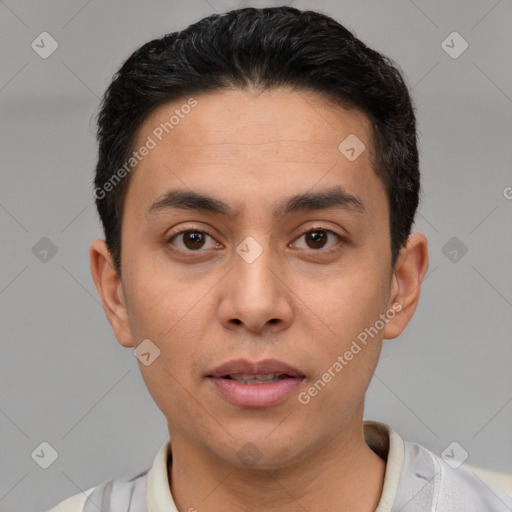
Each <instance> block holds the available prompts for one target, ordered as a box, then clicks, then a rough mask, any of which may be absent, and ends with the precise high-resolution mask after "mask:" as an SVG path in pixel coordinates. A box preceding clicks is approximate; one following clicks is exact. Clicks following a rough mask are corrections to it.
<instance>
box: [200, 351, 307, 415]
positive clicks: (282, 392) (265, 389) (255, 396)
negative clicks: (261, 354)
mask: <svg viewBox="0 0 512 512" xmlns="http://www.w3.org/2000/svg"><path fill="white" fill-rule="evenodd" d="M269 373H275V374H279V375H287V378H285V379H282V380H278V381H275V382H268V383H263V384H244V383H241V382H237V381H235V380H232V379H226V378H224V377H226V376H228V375H258V374H269ZM206 378H207V380H208V381H209V382H210V383H211V384H212V387H213V389H214V391H215V392H216V393H217V394H218V395H219V396H220V397H222V398H223V399H224V400H226V401H228V402H229V403H231V404H233V405H236V406H238V407H272V406H275V405H278V404H280V403H281V402H283V401H284V400H285V399H286V398H288V397H289V396H290V395H292V394H296V392H297V389H298V388H299V387H300V386H301V385H302V382H303V381H304V379H305V376H304V374H303V373H302V372H301V371H300V370H298V369H297V368H294V367H293V366H290V365H288V364H286V363H283V362H282V361H278V360H276V359H265V360H263V361H258V362H251V361H248V360H246V359H237V360H233V361H229V362H227V363H224V364H222V365H221V366H218V367H217V368H215V369H214V370H213V371H212V372H211V373H210V374H209V375H207V377H206Z"/></svg>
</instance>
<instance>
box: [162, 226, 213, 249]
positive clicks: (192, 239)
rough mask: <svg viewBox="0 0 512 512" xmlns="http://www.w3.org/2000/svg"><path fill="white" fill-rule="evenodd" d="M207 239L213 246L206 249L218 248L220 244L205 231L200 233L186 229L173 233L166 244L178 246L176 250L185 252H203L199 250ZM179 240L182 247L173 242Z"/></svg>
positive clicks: (196, 230)
mask: <svg viewBox="0 0 512 512" xmlns="http://www.w3.org/2000/svg"><path fill="white" fill-rule="evenodd" d="M207 238H211V240H212V241H213V244H211V245H210V247H206V248H207V249H208V248H215V247H217V246H219V245H220V244H219V243H218V242H217V241H216V240H215V239H214V238H213V237H212V236H210V235H209V234H208V233H206V231H200V230H198V229H187V230H184V231H179V232H178V233H175V234H174V235H173V236H172V237H171V238H170V239H169V240H168V241H167V243H171V244H173V245H176V246H178V248H179V249H180V250H182V251H185V252H203V251H199V249H202V248H204V247H205V245H206V240H207ZM176 239H177V240H180V239H181V241H182V246H181V247H179V244H174V240H176Z"/></svg>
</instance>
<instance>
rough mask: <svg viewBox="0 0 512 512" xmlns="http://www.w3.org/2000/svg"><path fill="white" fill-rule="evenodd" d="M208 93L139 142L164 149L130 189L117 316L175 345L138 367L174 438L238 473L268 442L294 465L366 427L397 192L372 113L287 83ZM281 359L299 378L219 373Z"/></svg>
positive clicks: (135, 336)
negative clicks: (379, 164) (384, 169)
mask: <svg viewBox="0 0 512 512" xmlns="http://www.w3.org/2000/svg"><path fill="white" fill-rule="evenodd" d="M194 99H195V101H196V102H197V104H195V106H194V107H193V108H190V109H188V108H183V105H185V104H187V99H185V100H183V101H182V102H174V103H172V104H168V105H165V106H162V107H160V108H159V109H158V110H156V111H155V112H154V113H153V114H152V115H151V116H150V117H149V118H147V119H146V120H145V122H144V123H143V125H142V126H141V128H140V131H139V133H138V141H137V144H136V147H137V148H139V147H141V146H143V145H144V144H147V141H148V140H149V139H148V137H150V138H151V139H152V140H153V141H154V142H155V143H156V144H155V146H154V147H153V148H152V149H150V150H149V152H148V153H147V155H146V156H144V157H143V158H142V159H141V161H140V163H139V164H138V166H137V168H136V169H135V170H134V171H133V174H132V176H131V182H130V185H129V188H128V192H127V195H126V199H125V210H124V216H123V220H122V283H121V282H120V286H119V289H118V291H119V293H118V296H119V300H120V305H119V309H118V314H117V317H118V319H117V320H116V322H114V323H112V322H111V323H112V324H113V326H114V330H115V332H116V336H117V338H118V340H119V341H120V343H121V344H123V345H124V346H127V347H128V346H134V347H138V346H139V345H140V343H141V342H142V341H143V340H147V339H149V340H151V345H150V346H151V347H152V350H154V347H155V346H156V347H157V349H158V350H159V351H160V354H159V356H158V357H157V358H156V359H155V360H154V361H153V362H152V363H151V364H149V365H147V366H146V365H145V364H142V363H141V362H139V366H140V370H141V372H142V375H143V378H144V380H145V382H146V385H147V387H148V390H149V392H150V393H151V395H152V397H153V399H154V400H155V402H156V404H157V405H158V407H159V408H160V409H161V410H162V412H163V413H164V415H165V416H166V418H167V421H168V426H169V431H170V433H171V439H186V440H187V441H188V442H190V443H191V444H194V445H196V446H199V447H201V448H202V449H204V450H205V451H206V452H208V453H209V454H211V455H212V456H214V457H218V458H219V459H222V460H223V461H225V462H227V463H229V464H234V465H240V464H242V462H241V460H242V459H241V457H240V451H241V450H243V449H247V446H250V445H249V444H248V443H251V444H252V445H254V446H255V447H256V448H257V451H258V453H259V455H258V457H260V461H259V463H260V464H261V466H262V467H278V466H282V465H285V464H289V463H291V462H292V461H298V460H300V459H301V458H303V457H306V456H308V455H310V454H312V453H314V452H315V450H318V449H319V448H320V447H321V446H323V445H325V444H326V443H328V442H329V441H330V440H332V439H334V438H335V437H336V436H337V435H338V434H339V433H340V432H342V431H343V430H344V429H345V430H346V431H348V429H349V428H350V425H353V424H354V423H353V422H354V421H355V420H354V419H355V418H356V417H358V418H359V419H360V415H362V407H363V400H364V394H365V392H366V389H367V387H368V384H369V382H370V380H371V378H372V376H373V372H374V370H375V367H376V365H377V361H378V357H379V353H380V349H381V341H382V338H383V336H385V335H386V331H387V330H388V331H389V332H388V334H390V333H391V331H392V330H393V325H395V330H396V329H397V327H396V322H397V317H398V316H399V315H398V312H397V310H395V312H394V313H395V314H393V315H391V314H389V311H390V309H391V308H392V305H393V301H394V299H395V296H396V292H397V289H398V286H397V282H396V276H395V275H394V274H393V271H392V269H391V249H390V234H389V220H388V219H389V210H388V202H387V197H386V193H385V189H384V185H383V183H382V182H381V180H380V179H379V178H378V177H377V176H376V174H375V172H374V171H373V170H372V164H371V160H372V154H371V151H372V141H371V136H370V127H369V123H368V121H367V118H366V117H365V116H364V114H362V113H360V112H359V111H357V110H350V111H348V110H344V109H342V108H341V107H334V106H332V105H331V104H328V103H327V102H326V101H325V100H323V99H322V98H321V97H318V96H316V95H314V94H312V93H306V92H300V93H298V92H293V91H291V90H288V89H278V90H273V91H266V92H263V93H259V94H256V93H253V92H249V91H240V90H231V91H223V92H216V93H214V94H210V95H200V96H196V97H195V98H194ZM176 110H178V111H179V113H180V115H178V117H176V116H175V117H176V119H178V118H179V121H177V122H176V119H174V120H173V125H172V129H169V125H167V128H168V130H169V133H168V134H167V133H166V132H165V131H163V133H161V132H162V129H161V126H162V124H161V123H165V122H168V121H169V119H170V118H171V116H172V115H173V114H175V113H176V112H175V111H176ZM184 112H187V113H186V114H185V113H184ZM158 127H160V130H158ZM155 130H156V131H155ZM155 134H158V136H157V135H155ZM354 135H355V136H356V137H357V139H359V141H361V142H362V143H363V144H364V146H365V149H364V150H363V151H362V152H361V154H360V155H359V156H358V157H357V158H355V159H354V158H353V156H354V154H357V152H358V149H359V148H360V147H362V146H357V147H356V148H355V149H356V151H355V152H352V151H351V150H350V148H348V149H347V148H346V147H345V146H343V145H342V149H341V151H340V149H339V146H340V143H341V142H342V141H343V140H344V139H345V138H346V137H348V136H352V137H353V136H354ZM159 138H161V140H159ZM350 140H351V139H349V141H350ZM354 140H355V139H352V144H351V146H354V142H353V141H354ZM150 145H151V146H153V144H150ZM353 153H354V154H353ZM347 155H348V156H350V157H351V158H347ZM171 191H173V192H174V195H168V196H167V197H166V194H168V193H169V192H171ZM177 192H181V193H182V194H183V195H182V196H181V201H180V202H178V201H177V200H176V199H177V198H178V196H177V194H176V193H177ZM185 194H195V195H196V197H195V199H196V200H195V201H194V197H192V198H191V197H188V198H184V195H185ZM198 194H200V195H204V196H208V197H210V198H214V199H215V200H214V201H207V200H206V199H203V200H202V201H197V195H198ZM322 195H323V196H322ZM295 196H303V197H302V199H296V200H295V201H291V198H293V197H295ZM178 203H179V204H178ZM278 206H279V208H278ZM383 315H387V316H386V319H387V321H386V322H383V321H382V318H383ZM393 317H395V318H394V319H391V320H390V318H393ZM379 318H380V319H381V321H380V322H378V320H379ZM383 323H384V324H385V327H382V324H383ZM372 326H373V328H374V331H372V332H375V329H376V330H377V331H378V333H377V334H374V335H373V336H371V337H370V336H368V335H367V336H366V338H367V340H366V341H367V342H366V344H363V343H362V342H361V339H362V338H364V335H361V333H363V332H364V331H365V329H369V328H371V327H372ZM395 334H396V332H394V333H393V337H394V335H395ZM358 336H359V338H358ZM358 340H359V341H358ZM354 341H356V343H357V345H358V346H359V348H360V350H359V351H357V349H355V348H354V345H353V343H354ZM146 343H147V342H146ZM351 347H352V350H351ZM347 352H351V353H352V357H350V356H347V357H345V354H347ZM340 357H341V358H342V360H343V361H344V363H343V364H342V363H341V361H340ZM349 357H350V358H349ZM270 359H271V360H277V361H279V362H281V363H284V364H286V365H289V366H290V367H291V368H293V369H295V370H296V371H297V374H296V375H289V377H293V378H286V379H282V380H279V381H277V382H273V383H268V384H256V383H253V384H243V383H238V382H237V381H236V380H233V377H234V378H235V379H236V378H237V376H236V375H232V378H231V379H228V378H221V375H217V377H218V378H215V375H214V371H215V369H216V368H219V367H220V366H221V365H223V364H225V363H229V362H232V361H235V360H244V361H245V362H247V363H258V362H261V361H264V360H270ZM336 362H338V365H336ZM339 365H341V367H342V368H341V369H340V366H339ZM237 370H239V371H237ZM253 370H255V371H254V372H253V373H263V374H267V373H275V374H279V373H283V374H285V373H286V372H285V371H284V370H283V369H282V368H281V367H275V368H273V367H272V365H270V366H263V367H261V368H259V367H254V368H253ZM256 370H257V371H256ZM272 370H275V372H274V371H272ZM219 372H220V373H222V370H219ZM224 373H228V374H230V375H231V374H232V373H233V374H234V373H250V368H249V369H247V368H246V367H243V366H236V365H235V366H234V367H230V368H227V369H226V368H224ZM290 373H293V372H292V371H291V370H290V371H289V372H288V374H290ZM326 374H329V375H330V379H329V375H327V377H326ZM275 377H276V375H274V376H273V377H272V378H275ZM279 379H281V377H279ZM319 380H321V381H322V382H323V385H322V384H319V383H318V381H319ZM315 383H317V384H316V388H315ZM264 388H266V389H264ZM312 389H313V391H312ZM314 389H316V392H315V391H314ZM353 432H354V436H355V435H359V434H356V432H357V430H356V429H355V428H354V430H353ZM244 447H245V448H244ZM242 453H243V451H242Z"/></svg>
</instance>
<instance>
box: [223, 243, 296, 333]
mask: <svg viewBox="0 0 512 512" xmlns="http://www.w3.org/2000/svg"><path fill="white" fill-rule="evenodd" d="M251 238H252V237H251ZM259 238H260V241H259V242H256V241H255V240H254V239H246V240H248V241H247V242H246V243H245V245H244V243H241V244H240V246H239V247H238V249H237V253H236V254H235V255H234V257H233V267H232V268H231V271H230V272H229V273H228V274H227V276H226V279H225V280H224V283H223V286H224V290H223V296H222V300H221V304H220V307H219V315H220V319H221V322H222V323H223V325H224V326H225V327H226V328H229V329H240V330H242V329H247V330H249V331H252V332H256V333H259V334H264V331H271V332H273V333H276V332H278V331H280V330H282V329H286V328H287V327H289V325H290V324H291V322H292V317H293V309H292V305H291V297H292V295H293V294H292V292H291V290H290V287H289V284H287V283H286V275H284V274H283V271H282V266H280V265H279V264H278V262H277V258H275V257H273V255H272V253H271V248H270V246H269V244H265V245H264V244H263V243H261V242H262V241H261V237H259ZM255 256H256V257H255ZM280 269H281V270H280Z"/></svg>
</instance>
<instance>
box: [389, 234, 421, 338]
mask: <svg viewBox="0 0 512 512" xmlns="http://www.w3.org/2000/svg"><path fill="white" fill-rule="evenodd" d="M427 270H428V243H427V239H426V237H425V235H423V234H422V233H413V234H411V235H410V236H409V238H408V239H407V243H406V245H405V246H404V247H403V248H402V250H401V251H400V255H399V257H398V259H397V262H396V265H395V270H394V273H393V277H392V282H391V290H390V298H389V305H388V309H393V310H395V311H397V310H398V309H399V311H398V312H397V313H396V314H395V315H394V316H393V318H392V319H391V320H390V321H389V322H388V323H387V324H386V327H385V329H384V333H383V334H384V338H385V339H393V338H396V337H397V336H399V335H400V334H401V333H402V332H403V330H404V329H405V327H406V326H407V324H408V323H409V321H410V319H411V318H412V316H413V315H414V312H415V311H416V307H417V305H418V302H419V298H420V291H421V283H422V281H423V278H424V277H425V274H426V273H427ZM398 304H399V305H400V306H399V307H398V306H397V305H398Z"/></svg>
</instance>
